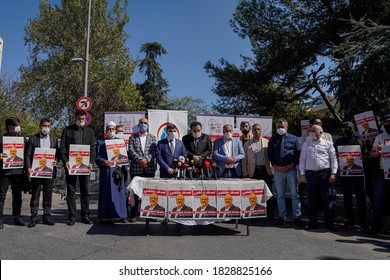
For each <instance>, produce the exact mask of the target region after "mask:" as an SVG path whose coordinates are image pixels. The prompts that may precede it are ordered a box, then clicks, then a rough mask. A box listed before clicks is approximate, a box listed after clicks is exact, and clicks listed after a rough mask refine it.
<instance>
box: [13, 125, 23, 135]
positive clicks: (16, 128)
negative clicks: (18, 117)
mask: <svg viewBox="0 0 390 280" xmlns="http://www.w3.org/2000/svg"><path fill="white" fill-rule="evenodd" d="M14 131H15V132H16V133H19V132H20V131H22V129H21V128H20V125H18V126H15V129H14Z"/></svg>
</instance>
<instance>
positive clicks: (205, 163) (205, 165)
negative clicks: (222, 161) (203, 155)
mask: <svg viewBox="0 0 390 280" xmlns="http://www.w3.org/2000/svg"><path fill="white" fill-rule="evenodd" d="M203 168H204V170H205V173H206V178H207V179H211V172H210V168H211V165H210V161H208V160H207V159H204V160H203Z"/></svg>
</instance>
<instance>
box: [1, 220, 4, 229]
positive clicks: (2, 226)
mask: <svg viewBox="0 0 390 280" xmlns="http://www.w3.org/2000/svg"><path fill="white" fill-rule="evenodd" d="M3 228H4V225H3V220H0V229H3Z"/></svg>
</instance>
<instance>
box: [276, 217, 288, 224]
mask: <svg viewBox="0 0 390 280" xmlns="http://www.w3.org/2000/svg"><path fill="white" fill-rule="evenodd" d="M285 222H286V220H285V219H283V218H281V217H279V218H278V219H277V220H276V222H275V223H274V225H275V226H281V225H284V223H285Z"/></svg>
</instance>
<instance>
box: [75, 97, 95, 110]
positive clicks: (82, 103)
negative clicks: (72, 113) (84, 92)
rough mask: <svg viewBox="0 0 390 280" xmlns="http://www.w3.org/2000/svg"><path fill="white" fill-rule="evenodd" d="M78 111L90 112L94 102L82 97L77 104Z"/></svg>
mask: <svg viewBox="0 0 390 280" xmlns="http://www.w3.org/2000/svg"><path fill="white" fill-rule="evenodd" d="M76 106H77V109H79V110H84V111H89V110H91V108H92V101H91V99H90V98H89V97H86V96H83V97H80V98H79V99H78V100H77V102H76Z"/></svg>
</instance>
